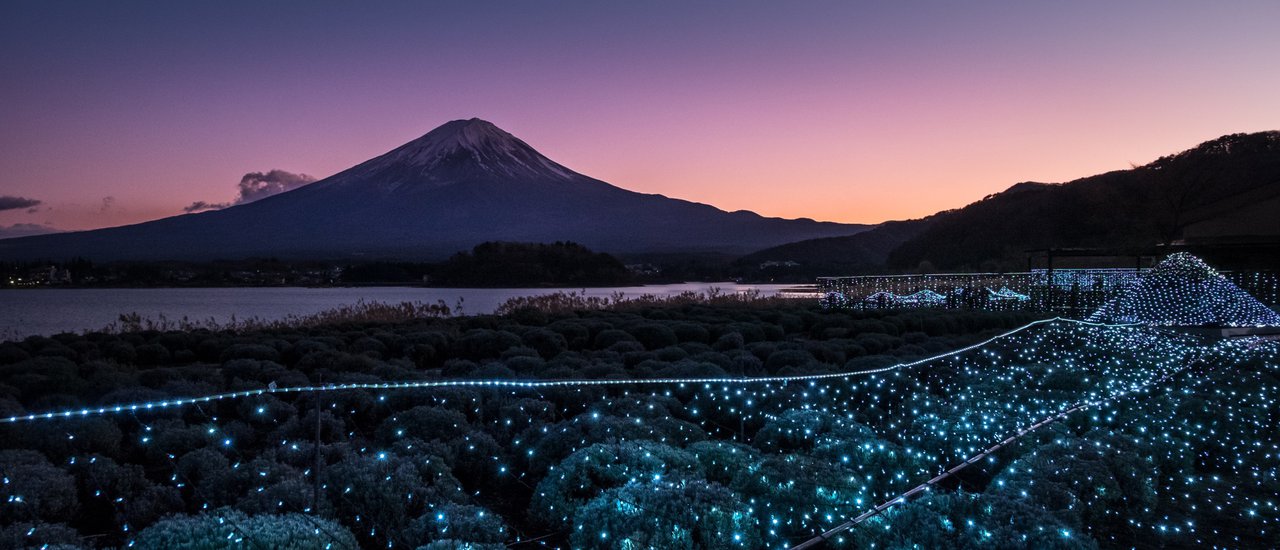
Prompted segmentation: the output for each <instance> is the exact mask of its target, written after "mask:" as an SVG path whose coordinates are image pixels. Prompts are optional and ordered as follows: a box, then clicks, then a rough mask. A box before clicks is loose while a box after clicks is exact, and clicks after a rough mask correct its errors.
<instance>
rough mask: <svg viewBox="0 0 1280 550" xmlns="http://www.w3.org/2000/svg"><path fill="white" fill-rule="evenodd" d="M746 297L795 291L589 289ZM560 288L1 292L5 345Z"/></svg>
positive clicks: (491, 298) (467, 306) (485, 308)
mask: <svg viewBox="0 0 1280 550" xmlns="http://www.w3.org/2000/svg"><path fill="white" fill-rule="evenodd" d="M711 287H717V288H719V289H720V290H721V291H723V292H726V293H729V292H745V291H748V290H759V291H761V292H762V293H764V294H766V295H773V294H777V293H779V292H780V291H782V290H784V289H790V288H795V287H796V285H740V284H735V283H683V284H675V285H652V286H635V287H609V288H588V289H586V290H585V293H586V295H588V296H601V297H607V296H610V295H612V294H613V293H615V292H621V293H623V294H624V295H626V296H639V295H641V294H655V295H660V296H666V295H673V294H679V293H681V292H685V291H690V290H692V291H706V290H708V289H709V288H711ZM557 291H565V292H569V291H578V292H582V291H583V289H568V288H566V289H557V288H413V287H351V288H349V287H343V288H292V287H283V288H275V287H273V288H138V289H134V288H128V289H119V288H109V289H107V288H87V289H58V288H48V289H46V288H41V289H23V290H8V289H6V290H0V340H7V339H14V338H21V337H25V336H30V335H50V334H56V333H59V332H81V331H85V330H96V329H100V328H102V327H105V326H107V325H108V324H110V323H112V322H115V321H116V320H117V319H118V318H119V316H120V314H122V313H133V312H136V313H139V314H141V315H142V316H143V317H144V318H152V319H158V318H159V317H161V316H164V317H167V318H168V319H171V320H176V319H181V318H183V317H186V318H188V319H192V320H205V319H210V318H212V319H214V320H216V321H218V322H225V321H228V320H230V319H231V318H232V317H233V316H234V317H235V318H237V319H246V318H251V317H257V318H261V319H265V320H275V319H282V318H284V317H287V316H290V315H308V314H312V313H316V312H319V311H324V310H326V309H332V308H334V307H337V306H341V305H347V304H354V303H356V302H358V301H360V300H364V301H366V302H392V303H398V302H405V301H410V302H427V303H434V302H435V301H436V300H444V302H445V303H446V304H448V305H449V307H451V308H452V307H454V306H455V305H456V304H457V302H458V300H459V299H461V300H462V309H463V313H464V314H467V315H474V314H483V313H493V311H494V310H495V309H496V308H497V307H498V306H499V305H500V304H502V303H503V302H505V301H506V300H508V299H510V298H513V297H517V296H537V295H542V294H550V293H553V292H557Z"/></svg>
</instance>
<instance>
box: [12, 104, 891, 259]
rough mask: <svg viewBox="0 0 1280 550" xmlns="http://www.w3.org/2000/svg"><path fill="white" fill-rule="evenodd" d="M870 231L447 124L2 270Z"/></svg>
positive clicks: (763, 239) (628, 249) (622, 248)
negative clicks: (616, 178)
mask: <svg viewBox="0 0 1280 550" xmlns="http://www.w3.org/2000/svg"><path fill="white" fill-rule="evenodd" d="M866 228H867V226H863V225H855V224H839V223H830V222H817V221H813V220H810V219H798V220H787V219H781V218H766V217H763V216H760V215H758V214H755V213H753V212H746V211H738V212H726V211H723V210H720V209H718V208H715V207H712V206H709V205H706V204H699V203H695V202H689V201H684V200H679V199H672V198H668V197H665V196H662V195H653V194H643V193H637V192H633V191H628V190H625V189H622V188H619V187H615V186H613V185H610V184H608V183H605V182H603V181H600V180H597V179H594V178H590V177H587V176H584V175H582V174H579V173H577V172H574V171H572V170H570V169H568V168H566V167H564V166H562V165H560V164H558V163H556V162H554V161H552V160H551V159H549V158H547V157H546V156H544V155H542V154H541V153H539V152H538V151H536V150H535V149H533V148H532V147H530V146H529V145H528V144H526V143H525V142H524V141H521V140H520V139H518V138H516V137H515V136H512V135H511V134H509V133H507V132H505V131H503V130H502V129H500V128H498V127H497V126H495V125H493V124H492V123H489V122H487V121H484V120H480V119H475V118H473V119H470V120H455V121H452V122H449V123H446V124H444V125H442V126H440V127H438V128H436V129H434V130H432V131H431V132H428V133H427V134H425V135H423V136H421V137H419V138H417V139H415V140H413V141H410V142H408V143H406V144H404V145H402V146H400V147H397V148H396V149H393V150H391V151H389V152H387V153H386V154H383V155H380V156H378V157H376V158H373V159H370V160H368V161H366V162H363V163H361V164H358V165H356V166H354V167H352V168H350V169H347V170H344V171H342V172H340V173H338V174H335V175H333V176H330V177H328V178H325V179H323V180H320V181H317V182H315V183H312V184H310V185H306V186H303V187H300V188H298V189H294V190H292V191H289V192H285V193H281V194H279V195H275V196H272V197H268V198H265V199H262V200H260V201H256V202H253V203H249V204H244V205H239V206H233V207H230V208H226V209H223V210H217V211H210V212H202V213H198V214H189V215H182V216H174V217H170V218H164V219H160V220H155V221H151V222H145V223H140V224H135V225H129V226H123V227H115V228H108V229H99V230H93V231H82V232H73V233H61V234H56V235H43V236H37V237H24V238H16V239H5V240H0V260H33V259H55V260H56V259H67V258H72V257H83V258H89V259H93V260H99V261H106V260H210V259H236V258H246V257H255V256H256V257H262V256H273V257H280V258H331V259H343V258H353V257H369V258H400V259H439V258H444V257H446V256H448V255H450V254H452V253H454V252H457V251H460V250H466V249H469V248H470V247H472V246H474V245H475V244H478V243H481V242H486V241H520V242H555V241H574V242H577V243H581V244H583V245H585V246H588V247H591V248H592V249H595V250H600V251H604V252H612V253H640V252H699V251H707V252H728V253H735V254H742V253H746V252H750V251H752V250H758V249H761V248H765V247H769V246H774V245H778V244H783V243H786V242H793V241H798V240H805V239H811V238H819V237H831V236H841V235H851V234H855V233H858V232H860V231H863V230H865V229H866Z"/></svg>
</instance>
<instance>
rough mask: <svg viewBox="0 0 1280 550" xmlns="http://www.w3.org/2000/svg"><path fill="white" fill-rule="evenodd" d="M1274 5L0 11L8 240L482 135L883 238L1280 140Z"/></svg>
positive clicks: (0, 186) (631, 183)
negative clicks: (501, 134) (924, 222)
mask: <svg viewBox="0 0 1280 550" xmlns="http://www.w3.org/2000/svg"><path fill="white" fill-rule="evenodd" d="M1277 24H1280V2H1274V1H1269V2H1232V3H1230V5H1226V6H1223V5H1219V4H1218V3H1211V2H1176V1H1175V2H1168V1H1160V2H1123V3H1117V2H1076V1H1073V2H1052V3H1050V2H1009V3H988V2H935V3H910V4H908V3H905V2H874V3H870V2H869V3H853V2H800V3H776V2H775V3H742V2H734V3H698V4H690V3H688V2H668V3H661V2H634V3H606V2H511V3H475V2H456V3H453V2H444V3H440V2H436V3H419V2H412V3H373V4H372V5H366V4H363V3H353V2H343V3H333V4H325V3H321V2H300V3H292V2H246V3H238V2H199V3H195V2H153V3H151V2H149V3H140V2H86V3H84V4H83V5H81V4H79V3H69V2H57V1H40V2H36V1H32V2H20V1H9V2H5V3H3V4H2V5H0V197H3V196H10V197H22V198H29V199H35V200H39V201H41V204H40V205H38V206H36V207H31V208H13V209H8V210H0V228H4V227H7V226H11V225H14V224H42V225H51V226H55V227H58V228H62V229H83V228H91V227H102V226H108V225H118V224H123V223H132V222H137V221H143V220H147V219H153V218H157V217H162V216H168V215H174V214H179V213H181V212H182V209H183V208H184V207H186V206H187V205H190V204H192V203H194V202H197V201H205V202H208V203H230V202H235V201H236V200H237V189H238V187H237V186H238V184H239V183H240V182H241V180H242V177H243V176H245V174H246V173H250V172H263V173H267V172H269V171H271V170H273V169H279V170H284V171H288V172H293V173H301V174H308V175H311V176H314V177H325V176H328V175H331V174H333V173H335V172H337V171H340V170H342V169H344V168H347V167H349V166H351V165H354V164H356V163H358V162H360V161H363V160H365V159H367V158H370V157H372V156H375V155H378V154H380V153H383V152H385V151H387V150H389V149H391V148H393V147H395V146H397V145H399V144H401V143H403V142H405V141H408V140H410V139H413V138H415V137H417V136H419V135H421V134H423V133H426V132H427V131H429V130H430V129H432V128H434V127H435V126H438V125H439V124H441V123H444V122H446V121H448V120H452V119H457V118H470V117H473V116H474V117H481V118H485V119H487V120H490V121H492V122H494V123H495V124H497V125H499V126H501V127H503V128H504V129H506V130H508V131H510V132H512V133H514V134H515V135H517V136H518V137H521V138H523V139H524V140H525V141H527V142H529V143H530V145H532V146H534V147H535V148H537V149H539V150H540V151H542V152H543V153H545V154H547V155H548V156H550V157H551V158H553V159H555V160H556V161H558V162H561V163H562V164H565V165H567V166H569V167H570V168H573V169H575V170H578V171H580V172H583V173H586V174H588V175H591V176H594V177H598V178H600V179H603V180H606V181H609V182H611V183H613V184H615V185H619V186H622V187H625V188H628V189H633V190H636V191H642V192H651V193H663V194H667V195H671V196H676V197H681V198H686V199H691V200H697V201H701V202H707V203H710V204H714V205H716V206H719V207H721V208H725V209H728V210H736V209H750V210H754V211H757V212H760V213H762V214H766V215H776V216H787V217H800V216H805V217H812V218H816V219H823V220H835V221H847V222H878V221H883V220H886V219H894V218H905V217H915V216H921V215H926V214H930V213H933V212H935V211H937V210H940V209H945V208H952V207H957V206H961V205H963V204H965V203H967V202H971V201H973V200H976V199H979V198H981V197H982V196H984V195H986V194H989V193H992V192H996V191H1000V190H1002V189H1004V188H1006V187H1008V186H1009V185H1011V184H1013V183H1016V182H1018V181H1024V180H1038V181H1063V180H1069V179H1072V178H1076V177H1082V176H1087V175H1091V174H1094V173H1098V172H1103V171H1107V170H1115V169H1122V168H1126V167H1127V166H1128V165H1129V163H1146V162H1149V161H1151V160H1153V159H1154V158H1156V157H1158V156H1160V155H1163V154H1167V153H1172V152H1176V151H1178V150H1181V149H1186V148H1189V147H1191V146H1194V145H1196V144H1197V143H1199V142H1201V141H1204V140H1208V139H1212V138H1215V137H1217V136H1219V135H1222V134H1226V133H1232V132H1252V131H1261V130H1268V129H1277V128H1280V101H1277V99H1276V98H1278V97H1280V70H1277V67H1280V32H1277V31H1276V27H1277Z"/></svg>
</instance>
